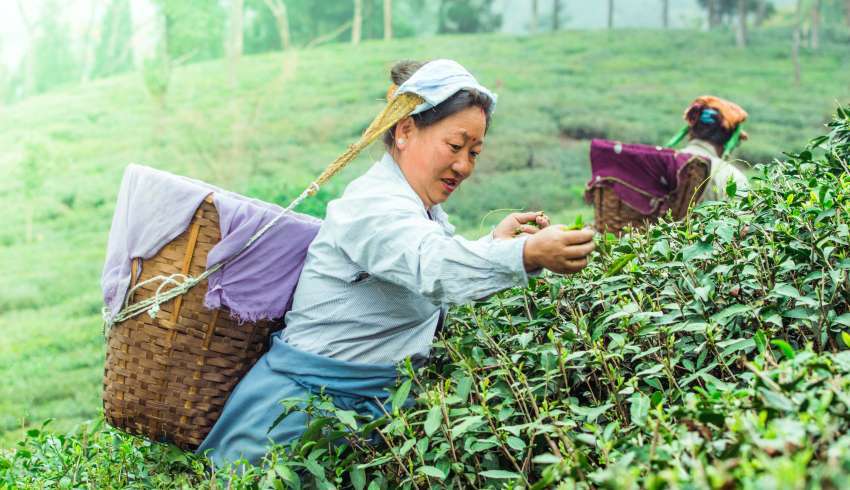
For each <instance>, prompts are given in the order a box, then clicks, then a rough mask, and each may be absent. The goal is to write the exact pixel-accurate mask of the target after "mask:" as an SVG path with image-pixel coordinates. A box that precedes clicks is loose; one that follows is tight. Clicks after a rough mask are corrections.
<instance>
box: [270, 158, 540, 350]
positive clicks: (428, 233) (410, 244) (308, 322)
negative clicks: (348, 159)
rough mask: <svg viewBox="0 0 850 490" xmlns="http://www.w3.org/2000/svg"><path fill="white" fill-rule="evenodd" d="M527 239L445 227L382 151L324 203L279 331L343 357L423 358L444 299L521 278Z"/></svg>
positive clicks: (479, 293)
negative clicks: (467, 234) (474, 235)
mask: <svg viewBox="0 0 850 490" xmlns="http://www.w3.org/2000/svg"><path fill="white" fill-rule="evenodd" d="M432 218H433V219H432ZM526 239H527V236H521V237H518V238H514V239H509V240H496V239H493V238H492V237H491V236H486V237H484V238H481V239H479V240H467V239H465V238H462V237H460V236H454V227H453V226H452V225H451V224H449V222H448V216H447V215H446V213H445V212H444V211H443V210H442V209H441V207H440V206H439V205H435V206H433V207H431V209H430V217H429V212H428V210H426V208H425V206H424V204H423V202H422V200H421V199H420V198H419V196H418V195H417V194H416V192H415V191H414V190H413V188H411V187H410V185H409V184H408V182H407V180H406V179H405V177H404V174H403V173H402V171H401V169H400V168H399V167H398V164H396V162H395V161H394V160H393V158H392V157H391V156H390V155H389V154H385V155H384V157H383V158H382V159H381V160H379V161H378V162H376V163H375V164H374V165H373V166H372V167H371V168H370V169H369V171H367V172H366V173H365V174H364V175H362V176H361V177H359V178H357V179H356V180H354V181H353V182H351V183H350V184H349V185H348V187H347V188H346V190H345V192H344V193H343V195H342V197H341V198H339V199H336V200H334V201H331V202H330V203H329V204H328V208H327V216H326V218H325V221H324V223H323V224H322V227H321V229H320V230H319V234H318V235H317V236H316V239H315V240H314V241H313V243H312V244H311V245H310V248H309V250H308V252H307V259H306V262H305V265H304V270H303V272H302V273H301V279H300V281H299V283H298V287H297V289H296V291H295V295H294V298H293V305H292V310H291V311H290V312H289V313H287V315H286V319H285V320H286V328H285V329H284V330H283V331H282V333H281V335H282V336H283V339H284V340H285V341H286V342H287V343H289V344H290V345H292V346H293V347H295V348H297V349H300V350H302V351H306V352H311V353H314V354H318V355H323V356H328V357H332V358H336V359H341V360H346V361H354V362H363V363H392V362H398V361H400V360H402V359H404V358H405V357H408V356H410V357H411V359H412V360H413V361H414V362H415V363H421V362H424V361H425V359H427V357H428V355H429V352H430V348H431V343H432V341H433V338H434V332H435V329H436V326H437V323H438V321H439V320H440V318H441V316H442V315H445V312H446V310H447V308H448V306H449V305H450V304H461V303H467V302H470V301H474V300H476V299H480V298H483V297H486V296H489V295H491V294H493V293H496V292H498V291H501V290H504V289H507V288H510V287H513V286H518V285H523V284H526V283H527V281H528V276H527V274H526V272H525V266H524V263H523V258H522V256H523V246H524V244H525V241H526Z"/></svg>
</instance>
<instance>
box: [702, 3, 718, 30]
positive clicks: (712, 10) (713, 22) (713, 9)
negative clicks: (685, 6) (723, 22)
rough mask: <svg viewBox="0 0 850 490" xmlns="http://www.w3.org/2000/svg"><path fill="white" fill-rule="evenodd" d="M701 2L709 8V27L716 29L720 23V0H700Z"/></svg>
mask: <svg viewBox="0 0 850 490" xmlns="http://www.w3.org/2000/svg"><path fill="white" fill-rule="evenodd" d="M700 4H703V6H705V8H706V10H708V28H709V29H714V28H715V27H717V26H718V25H720V5H719V0H700Z"/></svg>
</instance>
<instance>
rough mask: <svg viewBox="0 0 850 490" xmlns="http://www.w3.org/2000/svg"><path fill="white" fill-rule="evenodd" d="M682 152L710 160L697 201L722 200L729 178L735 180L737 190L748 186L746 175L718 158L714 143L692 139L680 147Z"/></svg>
mask: <svg viewBox="0 0 850 490" xmlns="http://www.w3.org/2000/svg"><path fill="white" fill-rule="evenodd" d="M682 153H690V154H692V155H699V156H702V157H706V158H709V159H710V160H711V176H710V177H709V181H708V184H707V185H706V186H705V190H704V191H703V193H702V196H700V199H699V202H704V201H723V200H725V199H726V183H727V182H729V179H733V180H735V184H736V185H737V186H738V191H739V192H740V191H746V190H747V189H749V188H750V185H749V182H748V181H747V176H746V175H744V174H743V172H741V171H740V170H738V168H737V167H735V166H734V165H732V164H731V163H729V162H727V161H726V160H724V159H722V158H720V156H719V155H718V154H717V150H716V149H715V148H714V145H712V144H711V143H709V142H707V141H703V140H699V139H692V140H691V141H690V142H688V146H686V147H685V148H683V149H682Z"/></svg>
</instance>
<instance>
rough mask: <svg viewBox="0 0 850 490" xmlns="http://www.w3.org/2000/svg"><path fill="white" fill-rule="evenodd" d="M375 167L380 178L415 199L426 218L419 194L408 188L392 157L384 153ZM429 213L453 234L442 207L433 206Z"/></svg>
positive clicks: (426, 212)
mask: <svg viewBox="0 0 850 490" xmlns="http://www.w3.org/2000/svg"><path fill="white" fill-rule="evenodd" d="M376 167H377V169H378V170H379V172H380V177H381V178H383V177H387V178H388V179H392V181H393V182H395V183H397V184H398V185H399V187H401V188H402V189H404V191H405V193H407V194H409V195H410V196H411V197H414V198H416V200H417V202H419V203H421V204H422V215H423V216H425V217H428V210H427V209H426V208H425V203H424V202H422V199H421V198H420V197H419V194H417V193H416V191H415V190H413V187H411V186H410V182H408V181H407V177H405V176H404V172H402V171H401V167H399V166H398V163H397V162H396V161H395V159H394V158H393V157H392V155H390V154H389V152H385V153H384V156H383V157H381V160H380V161H378V163H377V165H376ZM430 212H431V216H432V217H433V219H434V220H435V221H437V222H438V223H440V224H441V225H442V226H443V227H444V228H449V229H450V231H452V232H453V230H454V227H453V226H452V225H451V224H450V223H449V219H448V218H449V216H448V215H447V214H446V212H445V211H443V208H442V206H440V205H439V204H435V205H433V206H431V209H430Z"/></svg>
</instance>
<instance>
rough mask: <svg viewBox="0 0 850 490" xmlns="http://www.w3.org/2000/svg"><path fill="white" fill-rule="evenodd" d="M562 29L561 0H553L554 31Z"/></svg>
mask: <svg viewBox="0 0 850 490" xmlns="http://www.w3.org/2000/svg"><path fill="white" fill-rule="evenodd" d="M560 28H561V0H552V30H553V31H557V30H558V29H560Z"/></svg>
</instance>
